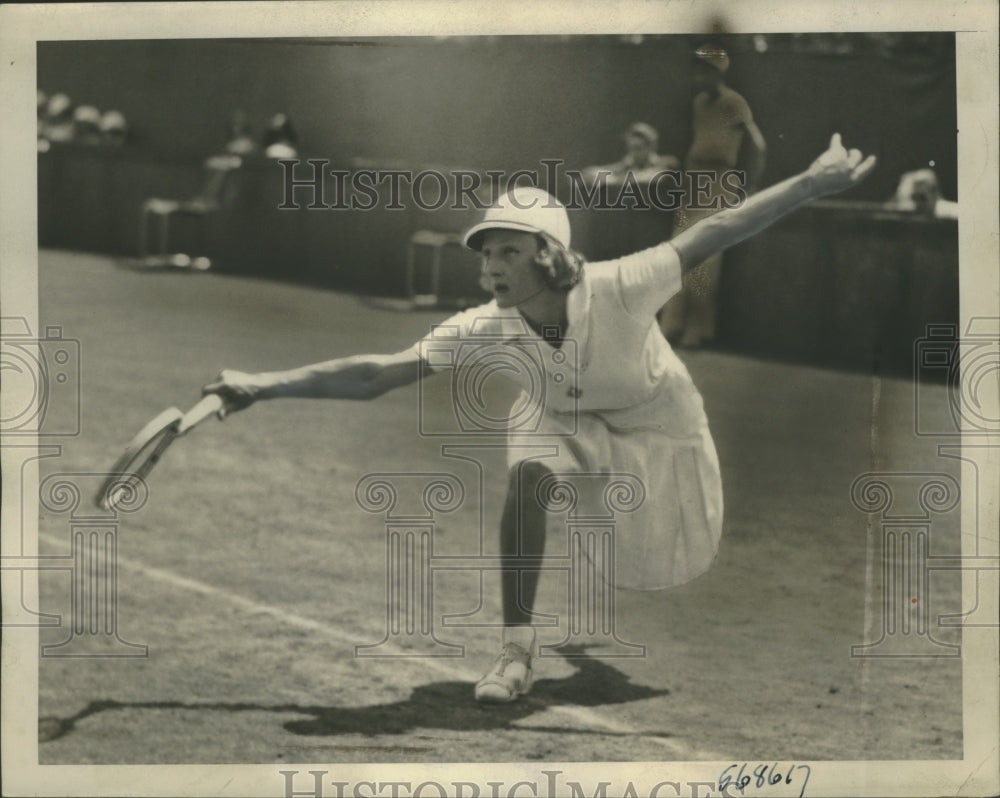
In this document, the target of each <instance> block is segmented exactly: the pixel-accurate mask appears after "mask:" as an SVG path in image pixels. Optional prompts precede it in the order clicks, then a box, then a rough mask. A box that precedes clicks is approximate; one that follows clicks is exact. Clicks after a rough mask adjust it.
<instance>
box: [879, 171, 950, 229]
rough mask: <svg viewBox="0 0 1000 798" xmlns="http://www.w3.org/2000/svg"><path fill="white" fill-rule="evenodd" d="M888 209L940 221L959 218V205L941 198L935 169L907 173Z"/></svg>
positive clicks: (901, 178)
mask: <svg viewBox="0 0 1000 798" xmlns="http://www.w3.org/2000/svg"><path fill="white" fill-rule="evenodd" d="M886 207H888V208H890V209H892V210H895V211H912V212H913V213H917V214H921V215H923V216H933V217H936V218H938V219H957V218H958V203H957V202H953V201H951V200H946V199H943V198H942V197H941V187H940V185H939V184H938V178H937V174H935V172H934V170H933V169H918V170H916V171H915V172H905V173H904V174H903V176H902V177H900V178H899V186H898V187H897V188H896V194H895V195H894V196H893V198H892V199H891V200H889V201H888V202H887V203H886Z"/></svg>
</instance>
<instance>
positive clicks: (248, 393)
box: [202, 349, 422, 412]
mask: <svg viewBox="0 0 1000 798" xmlns="http://www.w3.org/2000/svg"><path fill="white" fill-rule="evenodd" d="M421 375H422V372H421V368H420V357H419V356H418V355H417V353H416V351H415V350H413V349H407V350H405V351H403V352H398V353H396V354H394V355H352V356H350V357H343V358H337V359H336V360H327V361H324V362H322V363H314V364H312V365H308V366H302V367H301V368H296V369H289V370H287V371H264V372H260V373H257V374H248V373H246V372H242V371H232V370H229V369H226V370H225V371H223V372H222V373H221V374H219V376H218V377H217V378H216V379H215V380H214V381H213V382H210V383H208V384H207V385H206V386H205V387H204V388H202V393H203V394H212V393H214V394H218V395H219V396H221V397H222V398H223V400H225V403H226V410H227V411H229V412H231V411H234V410H242V409H243V408H245V407H249V406H250V405H251V404H253V403H254V402H256V401H259V400H261V399H278V398H286V397H297V398H303V399H374V398H375V397H376V396H381V395H382V394H384V393H385V392H386V391H390V390H392V389H393V388H399V387H402V386H404V385H409V384H410V383H413V382H416V381H417V380H418V379H420V377H421Z"/></svg>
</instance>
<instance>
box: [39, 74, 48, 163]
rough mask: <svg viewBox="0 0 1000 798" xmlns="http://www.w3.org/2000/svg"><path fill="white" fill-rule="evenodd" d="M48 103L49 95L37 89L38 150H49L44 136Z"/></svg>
mask: <svg viewBox="0 0 1000 798" xmlns="http://www.w3.org/2000/svg"><path fill="white" fill-rule="evenodd" d="M48 104H49V95H47V94H46V93H45V92H44V91H42V90H41V89H39V90H38V151H39V152H48V151H49V140H48V139H47V138H45V108H46V106H48Z"/></svg>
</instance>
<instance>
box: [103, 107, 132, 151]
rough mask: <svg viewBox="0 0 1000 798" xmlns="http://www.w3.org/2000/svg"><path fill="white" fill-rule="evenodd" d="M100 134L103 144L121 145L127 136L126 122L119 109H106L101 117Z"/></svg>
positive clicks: (110, 145)
mask: <svg viewBox="0 0 1000 798" xmlns="http://www.w3.org/2000/svg"><path fill="white" fill-rule="evenodd" d="M101 135H102V136H103V139H104V143H105V145H107V146H109V147H121V146H122V145H123V144H125V139H126V138H127V137H128V122H126V121H125V117H124V115H123V114H122V113H121V111H106V112H105V113H104V116H102V117H101Z"/></svg>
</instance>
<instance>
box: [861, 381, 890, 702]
mask: <svg viewBox="0 0 1000 798" xmlns="http://www.w3.org/2000/svg"><path fill="white" fill-rule="evenodd" d="M881 405H882V380H881V378H880V377H879V376H878V375H877V374H873V375H872V420H871V425H870V426H869V429H868V448H869V453H870V454H871V470H872V471H875V472H877V471H878V470H879V468H880V467H881V465H882V461H881V453H880V451H879V450H880V448H881V445H880V441H879V434H878V423H879V413H880V412H881V409H882V407H881ZM874 527H875V524H874V523H872V517H871V514H869V515H868V518H867V521H866V530H865V615H864V629H865V636H864V643H865V644H868V643H873V642H875V641H874V640H872V635H873V634H874V627H875V610H874V608H873V606H872V603H873V601H874V598H873V597H874V595H875V585H874V580H875V528H874ZM883 556H884V555H883ZM882 589H883V590H885V585H883V586H882ZM869 663H870V658H869V657H865V656H862V657H861V663H860V668H861V717H865V714H866V713H867V712H868V711H869V710H870V709H871V702H870V701H869V698H868V682H869V678H870V665H869Z"/></svg>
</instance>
